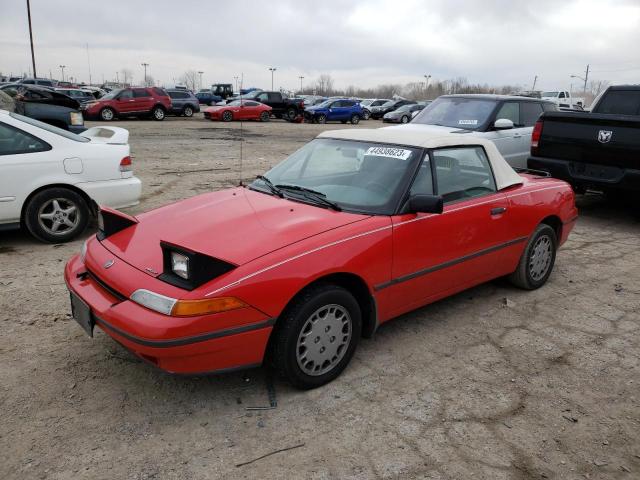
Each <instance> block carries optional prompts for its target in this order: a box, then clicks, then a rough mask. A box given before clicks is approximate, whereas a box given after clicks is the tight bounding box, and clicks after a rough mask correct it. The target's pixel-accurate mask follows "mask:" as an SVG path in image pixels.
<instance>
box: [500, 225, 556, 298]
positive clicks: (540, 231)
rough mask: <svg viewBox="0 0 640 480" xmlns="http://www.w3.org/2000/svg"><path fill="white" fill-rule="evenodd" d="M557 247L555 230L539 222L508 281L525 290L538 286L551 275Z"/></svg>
mask: <svg viewBox="0 0 640 480" xmlns="http://www.w3.org/2000/svg"><path fill="white" fill-rule="evenodd" d="M547 247H548V248H547ZM557 249H558V239H557V237H556V232H555V231H554V230H553V228H551V227H550V226H549V225H546V224H544V223H541V224H540V225H538V226H537V227H536V229H535V230H534V232H533V235H531V238H530V239H529V242H528V243H527V246H526V248H525V249H524V252H522V257H520V262H519V263H518V268H516V270H515V272H513V273H512V274H511V275H509V277H508V278H509V281H510V282H511V283H512V284H513V285H515V286H516V287H519V288H522V289H525V290H535V289H536V288H540V287H541V286H542V285H544V284H545V283H546V282H547V280H548V279H549V275H551V271H552V270H553V265H554V264H555V261H556V250H557Z"/></svg>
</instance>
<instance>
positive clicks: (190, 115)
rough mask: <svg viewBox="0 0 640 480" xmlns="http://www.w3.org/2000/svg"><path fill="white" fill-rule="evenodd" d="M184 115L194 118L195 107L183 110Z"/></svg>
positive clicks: (187, 107) (188, 106)
mask: <svg viewBox="0 0 640 480" xmlns="http://www.w3.org/2000/svg"><path fill="white" fill-rule="evenodd" d="M182 115H184V116H185V117H193V107H191V106H190V105H187V106H186V107H184V108H183V109H182Z"/></svg>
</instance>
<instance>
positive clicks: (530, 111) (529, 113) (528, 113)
mask: <svg viewBox="0 0 640 480" xmlns="http://www.w3.org/2000/svg"><path fill="white" fill-rule="evenodd" d="M540 115H542V105H540V104H539V103H538V102H522V103H520V125H522V126H523V127H533V126H534V125H535V124H536V120H538V117H539V116H540Z"/></svg>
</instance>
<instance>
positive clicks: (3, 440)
mask: <svg viewBox="0 0 640 480" xmlns="http://www.w3.org/2000/svg"><path fill="white" fill-rule="evenodd" d="M114 125H117V126H122V127H125V128H128V129H129V130H130V132H131V138H130V142H131V147H132V152H133V155H134V156H135V158H134V166H135V171H136V174H137V175H138V176H139V177H140V178H141V179H142V181H143V184H144V186H143V199H142V202H141V204H140V205H139V206H138V207H136V208H133V209H129V210H128V212H129V213H132V214H135V213H138V212H141V211H145V210H148V209H151V208H154V207H157V206H160V205H163V204H166V203H169V202H173V201H175V200H179V199H182V198H186V197H190V196H193V195H197V194H199V193H201V192H205V191H209V190H211V189H220V188H224V187H226V186H230V185H233V184H235V183H237V180H238V177H239V175H238V172H239V161H238V158H239V150H240V143H241V142H239V138H240V137H239V134H240V130H239V128H240V125H238V124H216V123H211V122H205V121H204V120H202V119H201V118H195V117H194V118H192V119H182V118H180V119H176V118H168V119H167V120H166V121H164V122H152V121H126V122H118V123H114ZM378 125H380V123H379V122H375V121H369V122H363V123H362V124H361V125H360V126H358V127H352V126H350V125H349V126H342V125H340V124H338V125H337V126H336V125H329V126H320V125H305V124H303V125H293V124H287V123H284V122H280V121H274V122H271V123H266V124H260V123H245V124H244V139H245V141H244V142H242V145H243V149H244V169H243V170H244V177H245V178H251V177H253V176H254V175H255V174H257V173H260V172H262V171H264V170H265V169H267V168H268V167H269V166H270V165H273V164H274V163H276V162H278V161H279V160H280V159H282V158H283V157H284V156H285V155H287V154H289V153H291V152H292V151H294V150H295V149H296V148H298V147H299V146H301V145H302V144H304V143H305V142H307V141H308V140H310V139H311V138H313V137H314V136H315V135H316V134H317V133H318V132H320V131H322V130H325V129H329V128H362V127H370V126H378ZM579 207H580V213H581V217H580V220H579V222H578V224H577V226H576V228H575V230H574V233H573V234H572V236H571V238H570V239H569V241H568V242H567V244H566V245H565V246H564V247H563V248H562V249H561V250H560V252H559V255H558V258H557V262H556V268H555V271H554V273H553V275H552V276H551V279H550V281H549V283H548V284H547V285H546V286H545V287H543V288H541V289H539V290H537V291H534V292H524V291H519V290H516V289H514V288H512V287H510V286H509V285H507V284H506V283H504V282H502V281H496V282H493V283H489V284H486V285H482V286H480V287H477V288H474V289H471V290H468V291H466V292H463V293H460V294H458V295H456V296H454V297H451V298H449V299H447V300H444V301H441V302H438V303H436V304H433V305H430V306H428V307H425V308H422V309H419V310H417V311H415V312H412V313H410V314H407V315H404V316H402V317H401V318H399V319H396V320H394V321H392V322H389V323H387V324H385V325H383V326H382V327H381V328H380V330H379V331H378V333H377V334H376V336H375V338H374V339H372V340H365V341H363V342H361V343H360V346H359V349H358V351H357V352H356V355H355V357H354V359H353V361H352V363H351V365H350V367H349V368H348V369H347V370H346V371H345V372H344V374H343V375H342V376H341V377H340V378H338V379H337V380H336V381H334V382H333V383H331V384H330V385H327V386H325V387H323V388H319V389H316V390H313V391H310V392H299V391H296V390H293V389H292V388H291V387H289V386H288V385H286V384H284V383H282V382H280V381H278V380H275V381H272V380H271V379H270V378H269V375H268V373H267V372H266V371H265V370H263V369H256V370H250V371H246V372H240V373H234V374H226V375H222V376H211V377H203V378H186V377H177V376H171V375H168V374H165V373H162V372H160V371H158V370H155V369H154V368H152V367H150V366H148V365H147V364H143V363H141V362H140V361H138V360H137V359H136V358H134V357H133V356H131V355H130V354H129V353H128V352H127V351H125V350H124V349H123V348H121V347H120V346H119V345H118V344H116V343H115V342H113V341H112V340H111V339H110V338H109V337H108V336H106V335H105V334H103V333H102V332H101V331H99V330H98V331H97V332H96V337H95V338H94V339H90V338H88V337H87V336H86V335H85V334H84V333H83V331H82V330H81V329H80V327H79V326H78V325H77V324H75V322H74V321H73V320H72V319H71V318H70V315H69V301H68V300H69V298H68V295H67V292H66V289H65V286H64V283H63V280H62V269H63V265H64V262H65V261H66V260H67V259H68V258H69V257H70V256H71V255H72V254H73V253H74V252H76V251H78V250H79V249H80V246H81V244H82V239H80V240H77V241H75V242H72V243H69V244H65V245H44V244H41V243H38V242H36V241H34V240H32V239H31V238H30V237H29V236H27V235H26V234H24V233H20V232H15V233H8V234H7V233H4V234H1V236H0V260H2V269H1V271H0V293H1V296H0V384H1V385H2V388H1V389H0V452H2V453H1V454H0V459H1V461H0V477H1V478H19V479H24V478H51V479H70V478H73V479H94V478H101V479H102V478H105V479H107V478H108V479H113V478H118V479H119V478H123V479H152V478H153V479H204V478H304V479H309V478H311V479H326V478H339V479H343V478H354V479H369V478H433V479H470V478H476V479H477V478H486V479H492V480H493V479H507V478H509V479H511V478H515V479H529V478H531V479H540V478H550V479H551V478H563V479H564V478H567V479H584V478H590V479H605V478H607V479H609V478H610V479H618V478H619V479H627V478H628V479H632V478H633V479H637V478H640V342H639V340H638V334H639V333H640V313H639V312H640V222H639V221H638V217H637V216H634V215H633V214H632V213H631V212H628V211H626V210H624V209H623V208H621V207H618V206H615V205H611V204H607V203H606V202H605V201H604V200H603V199H602V198H600V197H598V196H587V197H580V198H579ZM89 233H90V232H87V233H86V235H85V237H86V236H88V235H89ZM274 394H275V397H276V400H277V406H276V407H275V408H272V409H265V410H251V409H248V407H264V406H269V405H270V396H271V397H273V395H274ZM290 447H296V448H294V449H291V450H288V451H284V452H280V453H275V454H272V455H269V456H266V457H264V458H262V459H259V460H256V461H254V462H252V463H248V464H246V465H241V464H243V463H245V462H250V461H251V460H254V459H256V458H258V457H261V456H263V455H266V454H269V453H271V452H274V451H276V450H280V449H286V448H290Z"/></svg>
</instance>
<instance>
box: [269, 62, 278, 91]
mask: <svg viewBox="0 0 640 480" xmlns="http://www.w3.org/2000/svg"><path fill="white" fill-rule="evenodd" d="M276 70H277V68H276V67H269V71H270V72H271V90H273V72H275V71H276Z"/></svg>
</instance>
